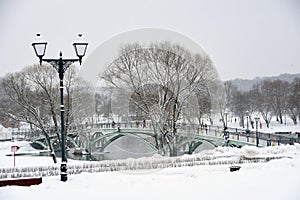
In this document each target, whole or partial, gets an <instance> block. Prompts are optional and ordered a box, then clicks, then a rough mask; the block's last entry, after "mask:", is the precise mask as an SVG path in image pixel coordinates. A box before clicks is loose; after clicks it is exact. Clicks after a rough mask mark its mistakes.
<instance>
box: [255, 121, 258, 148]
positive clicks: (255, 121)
mask: <svg viewBox="0 0 300 200" xmlns="http://www.w3.org/2000/svg"><path fill="white" fill-rule="evenodd" d="M258 121H259V117H255V122H256V146H257V147H258V144H259V138H258Z"/></svg>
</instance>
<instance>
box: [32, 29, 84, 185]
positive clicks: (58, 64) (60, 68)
mask: <svg viewBox="0 0 300 200" xmlns="http://www.w3.org/2000/svg"><path fill="white" fill-rule="evenodd" d="M37 37H38V39H40V34H37ZM81 37H82V34H78V38H79V39H81ZM46 45H47V42H45V41H37V42H33V43H32V46H33V48H34V50H35V53H36V55H37V57H39V59H40V64H42V62H43V61H44V62H47V63H49V64H50V65H52V66H53V68H54V69H55V70H56V71H57V73H58V76H59V89H60V124H61V166H60V172H61V173H60V175H61V181H67V180H68V175H67V156H66V144H65V143H66V136H65V119H64V113H65V106H64V82H63V80H64V74H65V72H66V70H67V69H68V68H69V67H70V65H72V64H73V63H74V62H79V63H80V64H81V61H82V57H83V56H84V55H85V52H86V48H87V45H88V43H86V42H83V41H77V42H74V43H73V45H74V47H75V51H76V54H77V56H78V58H77V59H63V58H62V52H60V53H59V58H58V59H43V56H44V55H45V51H46Z"/></svg>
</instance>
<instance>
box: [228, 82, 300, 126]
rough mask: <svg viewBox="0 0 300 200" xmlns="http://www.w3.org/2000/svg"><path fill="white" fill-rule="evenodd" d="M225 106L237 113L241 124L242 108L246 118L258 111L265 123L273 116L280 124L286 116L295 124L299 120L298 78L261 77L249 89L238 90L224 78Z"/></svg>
mask: <svg viewBox="0 0 300 200" xmlns="http://www.w3.org/2000/svg"><path fill="white" fill-rule="evenodd" d="M225 88H226V89H225V91H226V94H227V107H228V108H229V110H230V111H232V112H233V113H234V114H235V115H236V116H238V117H239V118H240V119H241V120H240V122H241V123H242V124H241V126H244V125H243V122H244V117H245V116H246V112H248V113H249V117H250V120H253V119H251V118H252V117H253V116H254V115H258V114H260V115H261V116H262V118H263V119H264V121H265V123H266V124H267V127H269V124H270V122H271V120H272V118H273V117H276V119H277V121H278V122H279V123H281V124H283V123H284V116H289V117H290V118H291V119H292V121H293V123H294V124H295V125H296V124H297V123H298V121H299V120H300V78H296V79H294V80H293V82H291V83H289V82H287V81H283V80H279V79H278V80H265V81H262V82H260V83H257V84H255V85H254V86H253V87H252V89H250V90H249V91H241V90H238V89H237V87H235V86H233V85H232V83H231V82H230V81H228V82H225Z"/></svg>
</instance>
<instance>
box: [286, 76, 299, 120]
mask: <svg viewBox="0 0 300 200" xmlns="http://www.w3.org/2000/svg"><path fill="white" fill-rule="evenodd" d="M299 99H300V78H296V79H295V80H294V81H293V82H292V83H291V87H290V92H289V96H288V103H287V110H288V111H287V112H288V115H289V116H290V117H291V119H292V120H293V123H294V124H295V125H296V124H297V118H298V120H300V100H299Z"/></svg>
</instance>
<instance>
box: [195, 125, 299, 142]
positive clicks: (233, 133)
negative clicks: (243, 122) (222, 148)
mask: <svg viewBox="0 0 300 200" xmlns="http://www.w3.org/2000/svg"><path fill="white" fill-rule="evenodd" d="M226 132H227V133H228V135H227V137H228V139H229V140H237V141H242V142H247V143H252V144H254V145H256V144H257V140H258V144H259V146H275V145H280V144H291V145H293V144H294V142H299V137H297V136H296V135H292V134H286V135H280V134H273V133H263V132H257V133H256V131H251V130H249V131H247V130H245V129H238V128H227V130H226ZM199 133H200V134H205V135H209V136H214V137H225V135H226V134H224V128H223V127H220V126H207V127H204V128H203V129H202V130H201V131H200V132H199ZM256 134H257V135H256Z"/></svg>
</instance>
